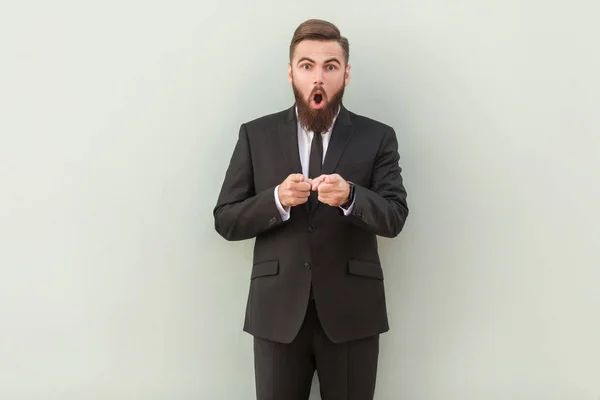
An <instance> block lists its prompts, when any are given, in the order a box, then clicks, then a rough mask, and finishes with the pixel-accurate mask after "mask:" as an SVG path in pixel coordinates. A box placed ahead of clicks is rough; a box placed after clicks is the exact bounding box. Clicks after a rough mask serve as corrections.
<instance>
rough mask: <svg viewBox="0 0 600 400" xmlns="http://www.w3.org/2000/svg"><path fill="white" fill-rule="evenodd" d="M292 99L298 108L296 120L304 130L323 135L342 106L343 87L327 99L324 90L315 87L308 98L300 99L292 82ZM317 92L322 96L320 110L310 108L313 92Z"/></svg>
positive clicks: (300, 96)
mask: <svg viewBox="0 0 600 400" xmlns="http://www.w3.org/2000/svg"><path fill="white" fill-rule="evenodd" d="M292 88H293V90H294V97H295V98H296V106H297V107H298V120H299V122H300V124H301V125H302V127H304V129H306V130H308V131H310V132H319V133H324V132H326V131H327V130H329V128H330V127H331V124H332V123H333V119H334V118H335V116H336V115H337V112H338V108H339V107H340V105H341V104H342V99H343V97H344V85H342V88H341V89H340V90H339V91H338V92H337V93H335V94H334V95H333V96H332V97H331V98H329V97H328V95H327V93H326V92H325V89H323V87H321V86H315V87H314V88H313V90H312V91H311V93H310V95H309V96H308V98H306V99H304V98H302V95H301V94H300V91H299V90H298V88H297V87H296V85H295V84H294V82H293V81H292ZM317 90H319V91H320V92H321V93H322V94H323V99H322V100H321V101H322V102H324V103H325V105H324V106H323V107H322V108H320V109H315V108H313V107H312V106H311V103H312V99H313V96H314V92H316V91H317Z"/></svg>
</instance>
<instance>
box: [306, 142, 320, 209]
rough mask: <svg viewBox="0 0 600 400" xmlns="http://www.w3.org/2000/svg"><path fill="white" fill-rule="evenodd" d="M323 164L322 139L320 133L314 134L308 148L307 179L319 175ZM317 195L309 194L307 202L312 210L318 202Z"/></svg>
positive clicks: (315, 193) (314, 193)
mask: <svg viewBox="0 0 600 400" xmlns="http://www.w3.org/2000/svg"><path fill="white" fill-rule="evenodd" d="M322 162H323V137H322V135H321V133H319V132H315V133H314V135H313V139H312V143H311V146H310V160H309V162H308V177H309V178H310V179H315V178H317V177H318V176H320V175H321V164H322ZM318 197H319V195H318V193H317V192H311V193H310V198H309V200H308V203H309V207H310V209H314V207H315V205H316V204H317V202H318Z"/></svg>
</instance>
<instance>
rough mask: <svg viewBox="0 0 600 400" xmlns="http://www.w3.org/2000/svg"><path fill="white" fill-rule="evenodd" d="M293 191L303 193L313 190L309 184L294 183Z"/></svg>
mask: <svg viewBox="0 0 600 400" xmlns="http://www.w3.org/2000/svg"><path fill="white" fill-rule="evenodd" d="M292 188H293V189H295V190H298V191H301V192H309V191H310V189H311V188H312V186H311V184H310V183H308V182H299V183H294V184H293V186H292Z"/></svg>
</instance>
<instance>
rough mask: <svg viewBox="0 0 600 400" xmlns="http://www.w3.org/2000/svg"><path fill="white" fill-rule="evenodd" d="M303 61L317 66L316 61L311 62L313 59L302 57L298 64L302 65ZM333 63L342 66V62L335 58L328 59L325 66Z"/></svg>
mask: <svg viewBox="0 0 600 400" xmlns="http://www.w3.org/2000/svg"><path fill="white" fill-rule="evenodd" d="M303 61H308V62H311V63H313V64H316V62H315V61H314V60H311V59H310V58H308V57H302V58H301V59H300V60H298V63H297V64H300V63H301V62H303ZM331 62H335V63H337V64H338V65H342V63H341V62H340V61H339V60H338V59H337V58H335V57H333V58H328V59H327V60H325V62H324V64H328V63H331Z"/></svg>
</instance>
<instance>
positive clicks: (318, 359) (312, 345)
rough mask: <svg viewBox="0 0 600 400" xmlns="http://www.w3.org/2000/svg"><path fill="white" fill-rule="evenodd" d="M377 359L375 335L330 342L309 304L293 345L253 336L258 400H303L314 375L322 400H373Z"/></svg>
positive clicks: (313, 306)
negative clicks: (343, 341)
mask: <svg viewBox="0 0 600 400" xmlns="http://www.w3.org/2000/svg"><path fill="white" fill-rule="evenodd" d="M378 357H379V335H377V336H373V337H369V338H365V339H360V340H356V341H352V342H347V343H339V344H336V343H333V342H331V341H330V340H329V339H328V338H327V336H326V335H325V332H323V329H322V327H321V324H320V322H319V318H318V315H317V311H316V308H315V304H314V302H313V301H311V302H310V303H309V306H308V310H307V313H306V318H305V320H304V323H303V325H302V328H301V329H300V332H299V333H298V336H297V337H296V338H295V339H294V341H293V342H292V343H290V344H284V343H277V342H272V341H268V340H264V339H260V338H256V337H255V338H254V368H255V381H256V395H257V399H258V400H308V398H309V395H310V389H311V386H312V381H313V376H314V373H315V371H317V375H318V377H319V384H320V388H321V399H322V400H372V399H373V395H374V392H375V381H376V376H377V361H378Z"/></svg>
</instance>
